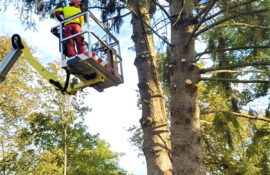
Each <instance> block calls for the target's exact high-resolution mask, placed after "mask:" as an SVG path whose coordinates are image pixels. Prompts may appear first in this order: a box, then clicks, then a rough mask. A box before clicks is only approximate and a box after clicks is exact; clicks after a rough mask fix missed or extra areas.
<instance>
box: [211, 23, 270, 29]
mask: <svg viewBox="0 0 270 175" xmlns="http://www.w3.org/2000/svg"><path fill="white" fill-rule="evenodd" d="M218 27H248V28H257V29H262V30H270V27H264V26H257V25H250V24H246V23H233V24H220V25H217V26H216V27H215V28H218Z"/></svg>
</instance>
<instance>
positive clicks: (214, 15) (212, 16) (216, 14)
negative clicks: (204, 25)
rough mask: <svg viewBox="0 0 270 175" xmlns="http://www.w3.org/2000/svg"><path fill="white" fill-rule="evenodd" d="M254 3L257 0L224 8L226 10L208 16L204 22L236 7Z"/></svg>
mask: <svg viewBox="0 0 270 175" xmlns="http://www.w3.org/2000/svg"><path fill="white" fill-rule="evenodd" d="M255 1H258V0H249V1H247V2H242V3H240V4H237V5H233V6H231V7H228V8H226V9H223V10H220V11H219V12H217V13H215V14H213V15H211V16H209V17H208V18H206V19H205V21H208V20H210V19H213V18H214V17H216V16H218V15H220V14H221V13H223V12H225V11H226V10H232V9H234V8H237V7H240V6H243V5H247V4H250V3H252V2H255ZM205 21H204V22H205Z"/></svg>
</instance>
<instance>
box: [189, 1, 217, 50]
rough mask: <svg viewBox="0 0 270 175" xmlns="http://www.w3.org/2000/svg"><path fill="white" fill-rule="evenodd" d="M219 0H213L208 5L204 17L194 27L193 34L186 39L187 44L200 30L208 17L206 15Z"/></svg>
mask: <svg viewBox="0 0 270 175" xmlns="http://www.w3.org/2000/svg"><path fill="white" fill-rule="evenodd" d="M217 1H218V0H212V1H211V2H210V3H209V4H208V6H207V7H206V10H205V12H204V15H203V17H202V19H201V20H200V22H199V23H198V24H197V25H196V26H195V28H194V29H193V31H192V33H191V35H189V37H188V39H187V40H186V43H185V46H187V45H188V43H189V42H190V41H191V39H192V38H193V36H194V34H195V32H197V31H198V29H199V28H200V26H201V25H202V23H203V21H204V19H205V18H206V16H207V15H208V13H209V12H210V10H211V9H212V7H213V6H214V5H215V3H216V2H217Z"/></svg>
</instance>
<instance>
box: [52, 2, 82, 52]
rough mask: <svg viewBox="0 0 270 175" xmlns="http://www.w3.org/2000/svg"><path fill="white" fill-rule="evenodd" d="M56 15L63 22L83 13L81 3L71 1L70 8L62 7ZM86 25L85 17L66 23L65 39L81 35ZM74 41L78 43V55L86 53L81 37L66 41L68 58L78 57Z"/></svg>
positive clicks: (57, 10) (55, 11) (55, 12)
mask: <svg viewBox="0 0 270 175" xmlns="http://www.w3.org/2000/svg"><path fill="white" fill-rule="evenodd" d="M53 13H54V15H55V16H56V18H57V19H58V20H59V21H63V20H64V19H67V18H69V17H71V16H74V15H76V14H79V13H81V3H80V1H79V0H70V2H69V7H60V8H58V9H56V10H54V12H53ZM83 24H84V17H83V16H79V17H77V18H75V19H71V20H69V21H67V22H65V23H64V26H65V27H64V28H65V29H64V38H66V37H69V36H72V35H74V34H77V33H80V32H81V31H82V26H83ZM74 41H75V42H76V46H77V51H78V54H81V53H85V52H86V51H85V47H84V40H83V37H82V36H81V35H78V36H76V37H73V38H72V39H68V40H67V41H66V45H67V49H68V57H73V56H75V55H76V51H75V45H74Z"/></svg>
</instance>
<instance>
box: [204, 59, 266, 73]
mask: <svg viewBox="0 0 270 175" xmlns="http://www.w3.org/2000/svg"><path fill="white" fill-rule="evenodd" d="M261 65H264V66H265V65H270V61H262V62H253V63H241V64H234V65H228V66H220V67H215V68H208V69H201V70H199V73H201V74H204V73H206V72H211V71H217V70H224V69H234V68H240V67H248V66H261Z"/></svg>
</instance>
